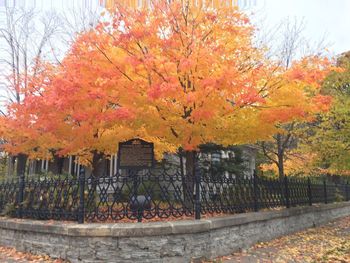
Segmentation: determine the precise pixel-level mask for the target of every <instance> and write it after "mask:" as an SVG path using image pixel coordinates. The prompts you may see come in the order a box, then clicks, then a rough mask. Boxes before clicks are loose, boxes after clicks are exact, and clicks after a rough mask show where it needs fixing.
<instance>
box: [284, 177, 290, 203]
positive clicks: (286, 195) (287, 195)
mask: <svg viewBox="0 0 350 263" xmlns="http://www.w3.org/2000/svg"><path fill="white" fill-rule="evenodd" d="M284 192H285V198H286V207H287V208H289V207H290V200H289V188H288V177H287V176H284Z"/></svg>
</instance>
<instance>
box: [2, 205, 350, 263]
mask: <svg viewBox="0 0 350 263" xmlns="http://www.w3.org/2000/svg"><path fill="white" fill-rule="evenodd" d="M347 215H350V202H343V203H336V204H327V205H326V204H323V205H318V206H312V207H296V208H291V209H283V210H280V211H266V212H257V213H246V214H239V215H233V216H227V217H221V218H212V219H203V220H198V221H195V220H193V221H175V222H155V223H124V224H123V223H118V224H82V225H79V224H75V223H60V222H55V223H52V222H45V221H32V220H24V219H23V220H19V219H6V218H2V219H0V245H2V246H12V247H16V248H17V249H18V250H20V251H28V252H32V253H36V254H47V255H50V256H52V257H61V258H65V259H68V260H70V261H71V262H104V263H105V262H152V263H155V262H166V263H171V262H189V261H190V260H191V259H201V258H203V259H204V258H208V259H209V258H215V257H217V256H223V255H228V254H230V253H232V252H234V251H237V250H238V249H240V248H246V247H249V246H251V245H253V244H255V243H257V242H261V241H267V240H270V239H272V238H275V237H278V236H281V235H285V234H288V233H291V232H295V231H298V230H302V229H304V228H307V227H312V226H315V225H319V224H323V223H326V222H328V221H331V220H334V219H336V218H339V217H344V216H347Z"/></svg>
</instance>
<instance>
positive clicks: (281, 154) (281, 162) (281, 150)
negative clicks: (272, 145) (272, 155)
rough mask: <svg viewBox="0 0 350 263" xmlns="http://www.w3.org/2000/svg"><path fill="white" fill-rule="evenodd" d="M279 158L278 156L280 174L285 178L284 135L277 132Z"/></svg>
mask: <svg viewBox="0 0 350 263" xmlns="http://www.w3.org/2000/svg"><path fill="white" fill-rule="evenodd" d="M277 158H278V175H279V177H280V179H283V178H284V148H283V142H282V135H281V134H277Z"/></svg>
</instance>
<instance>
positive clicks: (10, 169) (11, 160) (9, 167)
mask: <svg viewBox="0 0 350 263" xmlns="http://www.w3.org/2000/svg"><path fill="white" fill-rule="evenodd" d="M15 160H16V157H14V156H12V155H11V154H9V155H8V158H7V176H8V177H10V176H11V175H13V172H14V170H13V167H14V166H15Z"/></svg>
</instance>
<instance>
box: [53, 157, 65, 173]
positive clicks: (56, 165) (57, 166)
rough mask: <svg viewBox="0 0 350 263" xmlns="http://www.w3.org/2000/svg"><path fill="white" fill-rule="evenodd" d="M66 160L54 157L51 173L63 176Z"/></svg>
mask: <svg viewBox="0 0 350 263" xmlns="http://www.w3.org/2000/svg"><path fill="white" fill-rule="evenodd" d="M63 162H64V158H63V157H59V156H57V155H54V157H53V161H52V162H51V163H50V164H49V172H52V173H53V174H62V170H63Z"/></svg>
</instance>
